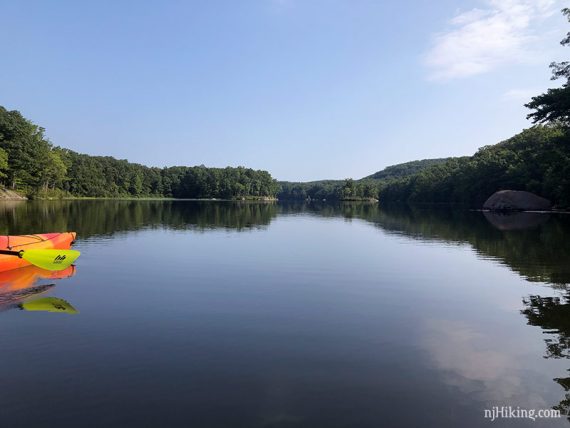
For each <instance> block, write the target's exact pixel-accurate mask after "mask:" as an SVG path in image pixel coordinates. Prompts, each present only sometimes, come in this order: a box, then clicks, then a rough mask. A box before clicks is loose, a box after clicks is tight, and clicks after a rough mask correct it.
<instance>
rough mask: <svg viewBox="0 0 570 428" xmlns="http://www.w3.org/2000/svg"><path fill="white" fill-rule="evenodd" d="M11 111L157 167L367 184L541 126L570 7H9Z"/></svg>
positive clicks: (100, 149) (231, 2)
mask: <svg viewBox="0 0 570 428" xmlns="http://www.w3.org/2000/svg"><path fill="white" fill-rule="evenodd" d="M0 3H1V10H2V14H1V15H2V25H0V36H1V37H2V40H3V49H2V56H1V59H0V61H1V64H0V65H1V68H0V76H1V78H0V94H1V98H0V105H3V106H5V107H6V108H8V109H16V110H20V111H21V112H22V113H23V114H24V115H25V116H26V117H28V118H30V119H31V120H33V121H34V122H36V123H37V124H39V125H41V126H43V127H45V128H46V133H47V136H48V137H49V138H50V139H51V141H52V142H53V143H54V144H56V145H60V146H63V147H67V148H70V149H73V150H76V151H79V152H84V153H89V154H94V155H111V156H115V157H117V158H121V159H125V158H126V159H129V160H130V161H133V162H139V163H143V164H147V165H153V166H171V165H199V164H204V165H207V166H220V167H222V166H227V165H231V166H238V165H244V166H248V167H252V168H256V169H266V170H268V171H270V172H271V173H272V175H273V176H274V177H275V178H277V179H281V180H303V181H304V180H314V179H324V178H346V177H354V178H360V177H362V176H365V175H368V174H371V173H373V172H375V171H377V170H380V169H382V168H383V167H385V166H387V165H391V164H395V163H399V162H405V161H408V160H414V159H423V158H432V157H445V156H458V155H467V154H472V153H474V152H475V151H476V149H477V148H478V147H480V146H483V145H487V144H494V143H496V142H498V141H500V140H502V139H506V138H508V137H510V136H512V135H513V134H515V133H517V132H519V131H520V130H522V129H523V128H525V127H528V126H530V123H529V122H528V121H526V119H525V116H526V114H527V111H526V109H525V108H524V107H522V104H524V102H526V101H527V100H528V99H529V97H530V96H532V95H533V94H537V93H539V92H540V91H542V90H544V89H545V88H547V87H548V86H553V85H557V83H554V82H550V81H549V77H550V73H549V70H548V64H549V63H550V62H551V61H552V60H560V59H564V58H565V57H567V52H566V51H565V48H563V47H561V46H560V45H559V40H560V39H562V37H563V36H564V34H565V32H566V31H568V28H567V27H568V24H567V23H566V22H565V20H564V18H563V17H562V15H561V14H560V13H559V10H560V9H561V8H562V7H563V6H564V5H563V2H562V1H558V0H480V1H479V0H477V1H450V0H438V1H430V2H428V1H419V0H417V1H396V0H394V1H384V0H382V1H380V0H377V1H372V0H368V1H366V0H344V1H340V0H251V1H246V0H239V1H238V0H226V1H221V0H218V1H216V0H212V1H169V0H164V1H126V0H124V1H97V2H77V1H64V0H58V1H50V2H46V1H37V2H32V1H25V0H22V1H17V2H14V1H12V2H10V1H0Z"/></svg>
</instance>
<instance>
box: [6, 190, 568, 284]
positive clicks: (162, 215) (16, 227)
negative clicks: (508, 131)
mask: <svg viewBox="0 0 570 428" xmlns="http://www.w3.org/2000/svg"><path fill="white" fill-rule="evenodd" d="M299 214H304V215H311V216H317V217H342V218H345V219H347V220H352V219H359V220H363V221H366V222H368V223H370V224H371V225H373V226H375V227H378V228H380V229H382V230H383V231H384V232H386V233H388V234H392V235H398V236H405V237H407V238H412V239H416V240H420V241H424V242H440V243H441V242H443V243H445V244H448V245H464V244H467V245H470V246H471V247H473V249H474V250H475V251H477V253H479V254H480V255H481V256H483V257H485V258H492V259H494V260H497V261H498V262H500V263H502V264H504V265H506V266H508V267H509V268H510V269H512V270H513V271H515V272H517V273H518V274H520V275H521V276H522V277H523V278H525V279H527V280H529V281H533V282H546V283H550V284H553V285H559V286H564V285H565V284H568V283H570V263H568V260H570V240H568V239H567V236H568V235H569V234H570V215H563V214H559V215H548V214H540V213H517V214H515V215H511V216H505V215H498V214H492V213H482V212H474V211H468V210H464V209H443V208H441V209H433V208H429V209H428V208H418V207H408V206H386V207H380V206H379V205H378V204H374V203H336V204H331V203H320V202H316V203H310V204H306V203H279V204H278V203H251V202H208V201H144V200H143V201H132V200H131V201H113V200H106V201H37V202H10V203H2V204H0V234H8V233H9V234H12V235H18V234H26V233H37V232H38V231H51V230H75V231H77V232H78V236H79V237H80V239H83V240H86V239H89V238H90V237H94V236H106V235H107V236H111V235H114V234H117V233H123V232H128V231H134V230H140V229H158V228H167V229H174V230H197V231H207V230H213V229H225V230H229V231H237V232H243V231H248V230H252V229H260V228H265V227H267V226H269V224H270V223H271V221H273V220H274V219H275V218H277V216H288V215H299Z"/></svg>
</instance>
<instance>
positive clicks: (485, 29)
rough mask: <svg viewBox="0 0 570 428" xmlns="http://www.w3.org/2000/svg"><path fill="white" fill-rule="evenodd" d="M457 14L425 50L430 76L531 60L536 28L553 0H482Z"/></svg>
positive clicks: (445, 77) (551, 8) (436, 77)
mask: <svg viewBox="0 0 570 428" xmlns="http://www.w3.org/2000/svg"><path fill="white" fill-rule="evenodd" d="M484 4H485V5H486V7H485V8H484V9H478V8H476V9H472V10H469V11H466V12H462V13H459V14H457V15H456V16H455V17H454V18H453V19H451V21H450V29H449V30H447V31H445V32H442V33H439V34H437V35H435V37H434V40H433V45H432V47H431V48H430V49H429V51H428V52H427V53H426V54H425V57H424V63H425V65H426V66H427V67H428V68H429V70H430V73H429V77H430V79H434V80H449V79H456V78H464V77H469V76H473V75H477V74H481V73H486V72H489V71H492V70H494V69H496V68H497V67H499V66H501V65H504V64H509V63H516V62H527V61H532V59H533V56H535V54H536V51H534V50H533V44H534V42H536V41H537V39H538V38H537V36H536V32H535V30H536V28H537V26H538V25H539V24H540V23H541V22H543V21H544V20H545V19H546V18H547V17H549V16H551V15H552V14H553V13H555V12H557V0H486V1H485V2H484Z"/></svg>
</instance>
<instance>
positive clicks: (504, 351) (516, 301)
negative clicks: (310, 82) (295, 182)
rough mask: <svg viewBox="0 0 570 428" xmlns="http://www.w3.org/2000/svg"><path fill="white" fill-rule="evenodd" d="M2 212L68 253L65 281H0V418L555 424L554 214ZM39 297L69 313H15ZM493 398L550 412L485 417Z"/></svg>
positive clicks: (568, 253)
mask: <svg viewBox="0 0 570 428" xmlns="http://www.w3.org/2000/svg"><path fill="white" fill-rule="evenodd" d="M0 212H1V215H0V218H1V220H0V228H1V230H2V232H1V233H2V234H14V235H15V234H29V233H41V232H52V231H76V232H77V233H78V239H77V242H76V245H75V247H74V248H76V249H78V250H80V251H81V252H82V256H81V257H80V258H79V259H78V261H77V266H76V268H75V269H74V270H71V271H69V272H66V273H65V274H62V275H54V276H52V277H50V276H49V275H41V274H38V273H37V272H35V273H34V272H32V271H31V270H30V271H29V272H25V269H28V268H23V269H22V271H24V272H17V273H15V274H11V275H8V276H6V275H5V276H4V277H3V282H2V281H0V293H1V295H0V297H2V298H1V300H0V303H1V305H0V309H1V310H2V312H1V313H0V325H1V328H0V343H2V354H1V357H0V362H1V364H0V379H1V388H0V403H1V406H0V423H1V426H3V427H4V426H5V427H44V426H45V427H52V426H53V427H78V426H80V427H381V426H387V427H392V426H394V427H407V426H410V427H419V426H422V427H457V426H462V427H472V426H473V427H476V426H481V425H486V424H492V425H493V426H515V425H516V426H518V425H525V424H526V425H528V426H566V425H567V424H568V420H567V418H566V416H565V414H566V413H567V412H568V409H570V372H569V371H568V369H569V368H570V365H569V360H568V358H570V294H569V293H568V291H567V287H568V283H569V282H570V215H564V214H557V215H554V214H552V215H547V214H532V213H528V214H519V215H517V216H509V217H508V216H501V215H489V214H484V213H481V212H472V211H467V210H462V209H455V210H449V209H437V210H435V209H426V208H410V207H385V208H380V207H379V206H378V205H376V204H357V203H352V204H351V203H345V204H325V203H310V204H277V203H265V204H263V203H231V202H196V201H194V202H192V201H57V202H56V201H54V202H4V203H2V204H1V205H0ZM32 270H33V269H32ZM24 276H25V278H24ZM51 284H53V285H51ZM48 296H49V297H56V298H58V299H63V301H65V302H66V303H68V304H69V305H71V306H72V307H73V308H74V309H76V310H77V311H78V313H76V314H71V313H53V312H46V311H34V310H22V302H26V301H30V300H32V301H33V300H34V299H37V298H44V297H48ZM495 406H499V407H501V406H511V407H512V408H520V409H536V410H537V411H538V410H539V409H551V408H552V407H553V406H556V408H559V409H561V410H562V414H563V416H562V417H561V418H552V419H540V420H539V419H537V420H536V421H534V422H533V421H532V420H529V419H517V420H513V419H512V418H511V419H505V418H503V419H497V420H495V421H494V422H492V423H491V421H490V419H488V418H485V409H492V408H494V407H495Z"/></svg>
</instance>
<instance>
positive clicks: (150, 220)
mask: <svg viewBox="0 0 570 428" xmlns="http://www.w3.org/2000/svg"><path fill="white" fill-rule="evenodd" d="M276 214H277V209H276V206H275V204H272V203H248V202H216V203H212V202H205V201H193V202H188V201H145V200H141V201H136V200H97V201H38V202H21V203H17V204H8V205H0V233H1V234H7V233H10V234H13V235H17V234H26V233H38V231H66V230H73V231H77V232H78V234H79V236H80V237H81V238H87V237H90V236H94V235H112V234H114V233H118V232H125V231H133V230H139V229H145V228H169V229H196V230H207V229H213V228H227V229H235V230H238V231H239V230H246V229H250V228H258V227H263V226H266V225H268V224H269V223H270V222H271V219H272V218H273V217H275V216H276Z"/></svg>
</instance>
